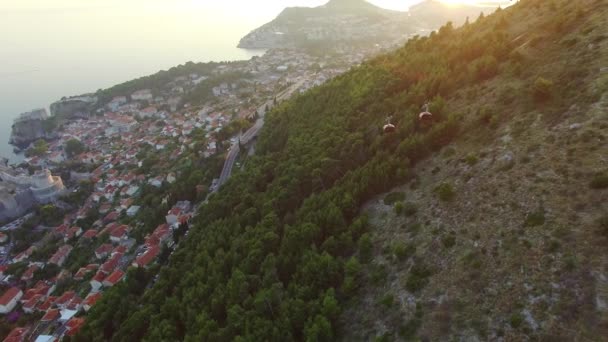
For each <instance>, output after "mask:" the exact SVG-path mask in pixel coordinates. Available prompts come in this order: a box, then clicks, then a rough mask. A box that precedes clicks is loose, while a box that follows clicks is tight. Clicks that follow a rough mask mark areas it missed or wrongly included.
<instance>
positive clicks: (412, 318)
mask: <svg viewBox="0 0 608 342" xmlns="http://www.w3.org/2000/svg"><path fill="white" fill-rule="evenodd" d="M531 3H533V2H532V1H528V2H526V3H525V5H526V6H527V5H530V6H528V9H529V10H530V12H529V13H526V14H524V13H525V12H523V11H517V12H508V13H509V14H508V15H507V16H505V20H506V21H505V22H503V24H505V25H506V23H507V22H508V23H510V24H509V25H508V32H509V35H510V37H511V39H512V41H513V42H516V43H517V45H518V46H519V47H518V48H517V49H516V50H515V51H516V52H517V53H518V54H521V56H522V58H523V59H525V60H526V65H527V70H513V73H508V72H507V73H502V72H501V75H500V76H499V77H497V78H496V79H494V80H492V81H491V82H487V83H486V84H484V85H482V86H481V87H479V88H476V89H462V90H461V91H460V92H458V93H457V94H455V96H453V97H451V98H450V99H449V100H448V101H447V106H448V107H450V108H451V110H453V111H463V112H468V113H477V115H479V116H476V115H470V116H468V120H471V124H476V125H479V124H480V122H488V125H489V127H488V126H484V125H481V126H480V128H479V129H477V130H474V131H471V132H468V134H466V135H465V136H464V137H462V138H460V139H459V140H458V141H456V142H455V143H454V144H452V145H450V146H448V147H446V148H444V149H443V150H442V151H441V153H439V154H437V155H435V156H434V157H433V158H431V159H428V160H426V161H424V162H422V163H420V164H418V165H417V166H416V168H415V172H414V173H415V177H414V178H413V179H412V181H410V182H408V183H407V184H404V185H402V186H398V187H396V188H395V189H393V190H392V192H397V193H399V194H400V196H397V195H395V194H393V195H391V197H401V198H403V199H402V202H400V203H399V204H396V205H395V204H390V201H389V204H388V205H387V204H385V198H386V195H387V194H384V195H381V196H379V197H377V198H376V199H375V200H373V201H370V202H369V203H368V204H367V205H366V206H365V207H364V212H365V213H367V215H368V216H369V219H370V222H371V225H372V233H371V239H372V241H373V245H374V253H373V257H372V261H371V262H370V264H369V268H368V271H367V272H366V276H365V280H364V281H363V283H364V285H363V287H362V289H361V290H360V291H359V293H360V297H359V298H357V299H356V300H354V301H353V303H352V306H351V307H350V309H349V310H348V311H347V312H346V313H345V314H344V315H343V320H344V326H345V327H344V332H345V333H346V338H345V340H355V339H356V340H359V339H360V338H361V336H365V337H366V338H365V339H367V340H369V339H372V338H374V337H380V336H382V337H385V338H387V340H391V339H396V340H402V339H404V340H407V339H411V338H415V337H417V338H423V339H425V338H426V339H427V340H431V341H448V340H450V341H451V340H466V341H486V340H493V341H494V340H504V341H526V340H530V339H532V340H535V339H539V340H543V341H544V340H546V341H561V340H564V341H574V340H589V341H599V340H602V339H603V338H605V336H607V334H608V306H607V304H606V303H608V291H607V290H608V256H607V255H606V253H605V250H606V246H607V243H608V240H607V239H606V237H608V236H607V235H606V226H607V224H606V221H607V220H608V219H607V217H608V216H607V213H608V205H607V204H608V192H607V191H608V190H606V189H602V188H604V187H605V186H606V185H608V184H605V182H606V177H607V176H606V175H607V174H606V171H607V170H608V159H607V157H606V156H608V70H607V69H606V67H607V66H608V43H607V41H606V39H605V37H607V35H608V30H607V28H608V20H607V18H608V7H607V6H606V4H605V3H603V2H600V1H583V2H582V3H580V4H579V6H581V7H578V8H577V7H576V6H575V5H574V4H572V3H570V4H567V5H565V2H560V4H559V5H565V6H567V8H566V9H564V8H562V9H558V8H557V7H556V4H555V3H554V4H553V5H552V4H551V2H536V4H537V6H536V7H534V6H532V5H531ZM559 5H557V6H559ZM522 6H523V5H522ZM584 6H586V7H584ZM583 8H584V9H583ZM522 9H523V8H522ZM559 11H564V12H561V13H560V12H559ZM505 12H507V11H505ZM566 13H571V16H572V17H571V18H575V17H576V18H577V19H572V20H573V21H572V22H570V24H568V25H565V26H563V27H562V26H561V25H563V22H562V23H561V24H559V25H560V27H561V28H560V29H559V31H557V32H556V31H554V30H555V29H556V26H553V24H551V23H550V22H551V21H552V22H553V23H560V21H561V20H565V19H564V18H567V17H568V14H566ZM533 16H539V19H531V18H532V17H533ZM551 16H553V18H552V19H551V20H547V18H550V17H551ZM541 17H542V18H544V19H540V18H541ZM499 23H500V22H499ZM523 23H526V24H527V25H523ZM520 72H521V73H520ZM538 75H543V76H544V77H548V78H551V79H552V80H554V81H555V82H567V83H565V84H564V86H563V88H562V91H563V92H562V94H564V95H563V96H564V97H565V98H561V99H560V98H557V97H553V98H552V99H550V100H547V102H544V103H543V104H538V103H537V104H536V105H534V106H530V105H529V104H526V103H528V101H529V100H528V99H529V98H530V95H529V92H530V91H531V90H530V88H526V87H525V86H524V83H522V78H523V79H525V78H526V77H528V78H530V79H534V78H536V77H538ZM566 80H567V81H566ZM532 91H533V90H532ZM504 103H508V104H509V110H508V111H507V110H502V109H501V108H504ZM486 115H489V116H486ZM489 117H492V118H491V119H489V120H487V119H488V118H489ZM498 118H501V119H498ZM479 120H481V121H479ZM501 121H502V123H500V122H501ZM602 179H603V181H602ZM602 182H604V183H602ZM601 184H604V185H601ZM602 222H603V223H602ZM602 229H603V231H602ZM351 338H352V339H351Z"/></svg>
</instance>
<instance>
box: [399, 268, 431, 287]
mask: <svg viewBox="0 0 608 342" xmlns="http://www.w3.org/2000/svg"><path fill="white" fill-rule="evenodd" d="M430 276H431V271H430V270H429V269H428V268H427V267H426V266H425V265H423V264H422V263H420V262H417V263H416V264H414V266H413V267H412V269H411V270H410V274H409V276H408V277H407V281H406V282H405V288H406V289H407V290H408V291H410V292H418V291H420V290H422V289H423V288H424V287H425V286H426V284H428V282H429V280H428V278H429V277H430Z"/></svg>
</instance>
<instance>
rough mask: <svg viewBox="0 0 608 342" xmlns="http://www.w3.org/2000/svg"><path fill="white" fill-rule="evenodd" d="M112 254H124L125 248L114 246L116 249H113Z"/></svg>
mask: <svg viewBox="0 0 608 342" xmlns="http://www.w3.org/2000/svg"><path fill="white" fill-rule="evenodd" d="M114 253H121V254H125V253H127V246H122V245H121V246H116V248H114V250H113V251H112V254H114Z"/></svg>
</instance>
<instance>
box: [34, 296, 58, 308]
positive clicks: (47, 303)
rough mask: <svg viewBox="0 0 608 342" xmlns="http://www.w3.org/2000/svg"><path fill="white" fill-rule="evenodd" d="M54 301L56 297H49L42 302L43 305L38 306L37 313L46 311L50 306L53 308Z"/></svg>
mask: <svg viewBox="0 0 608 342" xmlns="http://www.w3.org/2000/svg"><path fill="white" fill-rule="evenodd" d="M56 300H57V297H53V296H49V297H48V298H47V299H46V301H44V303H42V304H40V305H38V308H37V310H38V311H47V310H48V309H50V308H51V306H53V304H55V301H56Z"/></svg>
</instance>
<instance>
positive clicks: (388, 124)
mask: <svg viewBox="0 0 608 342" xmlns="http://www.w3.org/2000/svg"><path fill="white" fill-rule="evenodd" d="M382 130H383V131H384V133H393V132H394V131H395V125H393V124H392V123H391V117H390V116H389V117H388V118H386V125H384V127H383V128H382Z"/></svg>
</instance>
